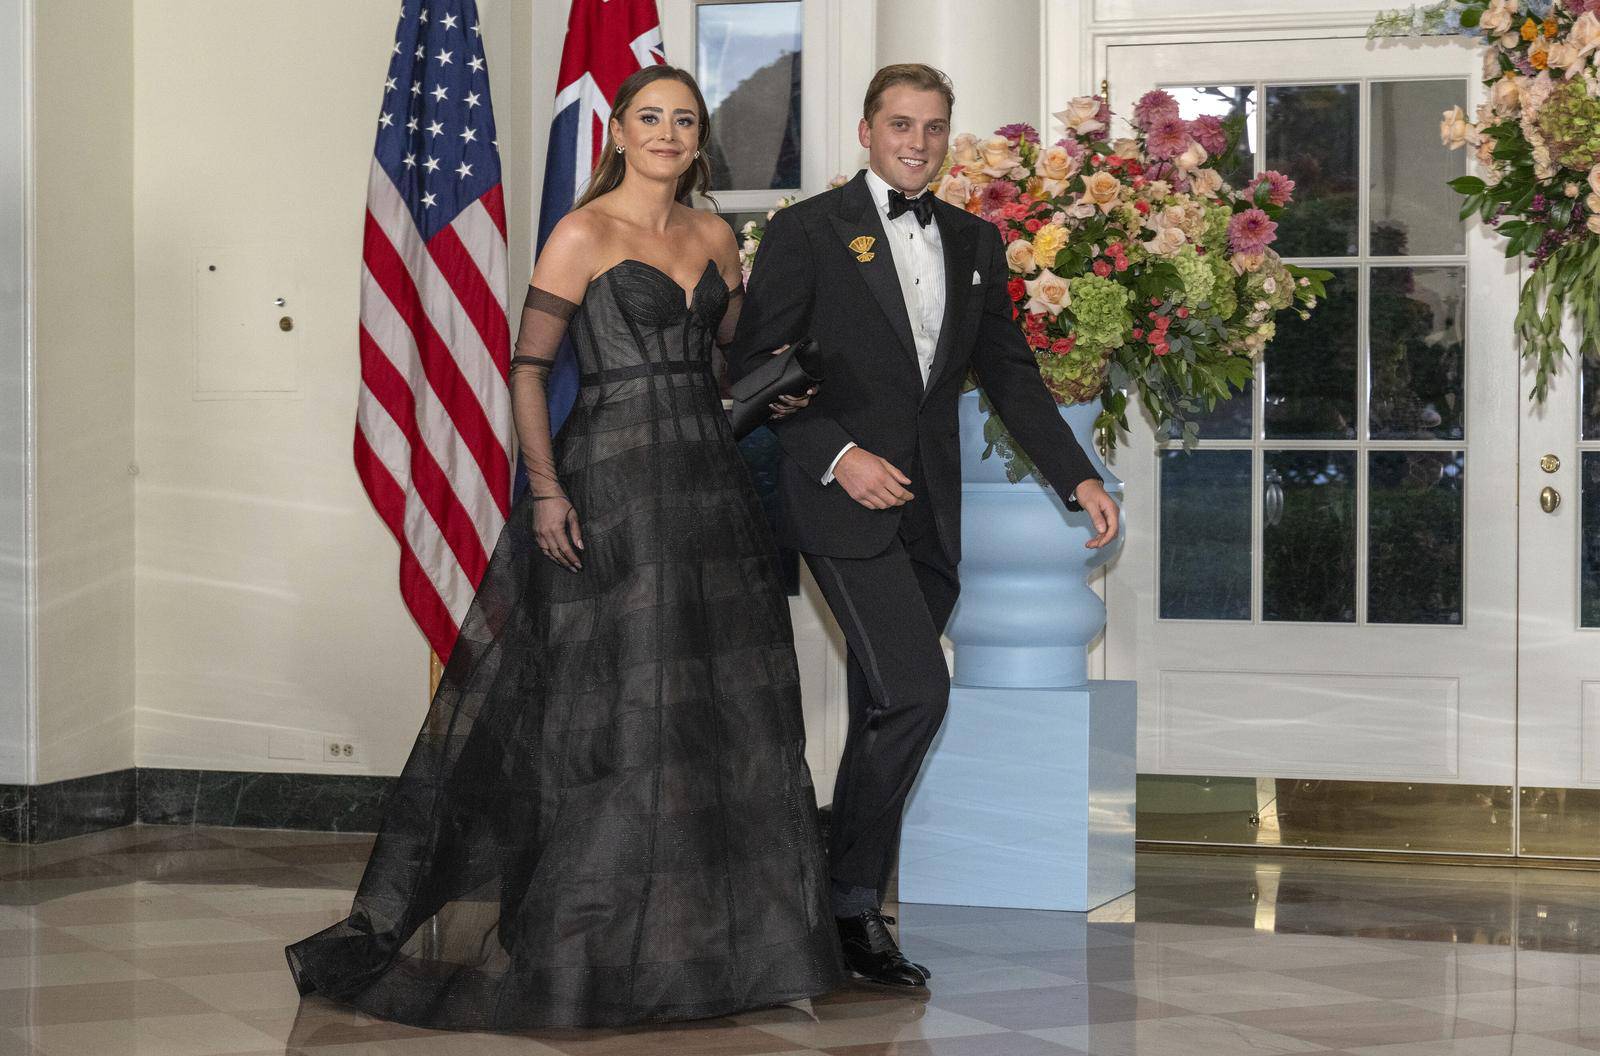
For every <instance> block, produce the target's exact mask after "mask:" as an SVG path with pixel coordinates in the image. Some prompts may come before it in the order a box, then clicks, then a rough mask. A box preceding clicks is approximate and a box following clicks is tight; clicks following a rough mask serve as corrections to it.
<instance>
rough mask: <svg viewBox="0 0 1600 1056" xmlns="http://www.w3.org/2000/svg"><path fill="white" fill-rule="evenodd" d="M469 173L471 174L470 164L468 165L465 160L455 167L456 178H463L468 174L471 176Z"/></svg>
mask: <svg viewBox="0 0 1600 1056" xmlns="http://www.w3.org/2000/svg"><path fill="white" fill-rule="evenodd" d="M471 175H472V166H471V165H468V164H467V163H466V162H464V161H463V162H462V163H461V164H460V165H459V166H457V167H456V177H457V178H458V179H463V180H464V179H466V178H467V177H468V176H471Z"/></svg>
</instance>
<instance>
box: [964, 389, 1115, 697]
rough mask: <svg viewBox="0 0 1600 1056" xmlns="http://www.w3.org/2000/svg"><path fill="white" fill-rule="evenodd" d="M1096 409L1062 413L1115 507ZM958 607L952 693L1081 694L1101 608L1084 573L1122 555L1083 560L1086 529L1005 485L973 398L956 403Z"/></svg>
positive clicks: (1084, 520) (1051, 498)
mask: <svg viewBox="0 0 1600 1056" xmlns="http://www.w3.org/2000/svg"><path fill="white" fill-rule="evenodd" d="M1099 412H1100V404H1099V402H1098V401H1095V402H1091V403H1080V404H1072V405H1068V406H1064V407H1062V408H1061V417H1062V418H1064V419H1065V420H1066V422H1067V424H1068V425H1069V426H1071V427H1072V432H1073V435H1075V436H1076V437H1077V438H1078V443H1079V444H1080V445H1082V447H1083V449H1084V451H1085V452H1087V453H1088V455H1089V459H1090V461H1091V462H1093V464H1094V468H1095V471H1096V472H1097V473H1099V474H1100V475H1101V476H1102V477H1104V478H1105V485H1106V490H1107V491H1109V492H1111V493H1112V494H1113V495H1115V496H1118V497H1119V501H1120V495H1121V492H1122V482H1121V481H1120V480H1118V479H1116V478H1115V477H1113V476H1112V475H1111V473H1110V471H1109V470H1107V469H1106V467H1105V464H1104V463H1103V462H1102V461H1101V460H1100V457H1099V455H1098V454H1097V453H1096V452H1095V449H1094V442H1093V441H1094V428H1093V427H1094V420H1095V417H1096V415H1098V414H1099ZM960 414H961V478H962V484H961V490H962V496H961V551H962V557H961V600H960V602H959V603H958V604H957V605H956V609H955V613H954V614H953V615H952V616H951V618H950V624H949V627H948V628H947V629H946V634H947V635H948V636H949V638H950V640H951V642H953V643H954V644H955V675H954V680H955V682H956V684H957V685H963V686H993V687H1003V688H1016V689H1053V688H1064V687H1069V686H1081V685H1083V684H1084V683H1085V682H1086V681H1087V680H1088V669H1087V656H1086V650H1087V649H1088V646H1089V643H1090V642H1091V641H1093V640H1094V638H1095V636H1096V635H1098V634H1099V633H1100V631H1101V630H1102V629H1103V628H1104V627H1105V624H1106V607H1105V603H1104V602H1103V601H1101V600H1100V597H1099V596H1098V595H1097V594H1095V592H1094V591H1093V590H1091V589H1090V588H1089V585H1088V577H1089V573H1090V572H1092V571H1093V570H1094V569H1096V568H1098V567H1100V566H1101V565H1103V564H1105V563H1106V562H1107V561H1110V560H1111V558H1112V557H1113V556H1114V555H1115V554H1116V552H1117V551H1118V550H1120V549H1121V547H1122V538H1121V537H1120V536H1119V537H1118V538H1117V540H1116V541H1115V542H1113V543H1112V544H1111V545H1109V546H1106V547H1103V548H1101V549H1099V550H1086V549H1084V545H1083V544H1084V543H1085V542H1087V541H1088V540H1090V539H1092V538H1094V534H1095V533H1094V527H1093V525H1092V524H1091V523H1090V520H1089V515H1088V514H1087V513H1084V512H1081V511H1079V512H1076V513H1074V512H1069V511H1068V510H1067V507H1066V504H1065V503H1064V502H1063V501H1062V496H1059V495H1057V494H1056V493H1055V491H1053V490H1052V489H1050V488H1047V487H1045V486H1043V485H1042V484H1039V483H1036V482H1035V481H1033V480H1026V481H1023V482H1022V483H1020V484H1012V483H1011V482H1010V481H1008V480H1007V479H1006V469H1005V462H1004V461H1003V460H1002V459H1001V458H1000V456H999V455H998V454H996V455H994V456H991V457H990V458H988V459H985V458H984V457H983V450H984V446H985V444H984V439H983V423H984V419H985V417H986V416H985V414H984V413H983V411H981V410H980V409H979V406H978V393H977V391H976V390H974V391H972V392H968V393H966V394H964V395H963V396H962V397H961V412H960Z"/></svg>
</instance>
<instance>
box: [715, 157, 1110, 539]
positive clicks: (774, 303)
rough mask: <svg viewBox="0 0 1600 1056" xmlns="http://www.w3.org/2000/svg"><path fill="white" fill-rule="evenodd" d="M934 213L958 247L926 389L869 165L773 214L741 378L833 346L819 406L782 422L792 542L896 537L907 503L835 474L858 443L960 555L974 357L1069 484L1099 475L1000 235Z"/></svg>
mask: <svg viewBox="0 0 1600 1056" xmlns="http://www.w3.org/2000/svg"><path fill="white" fill-rule="evenodd" d="M933 215H934V221H935V222H936V223H937V224H938V225H939V235H940V239H941V241H942V242H943V245H944V271H945V309H944V322H943V324H942V325H941V327H940V329H939V341H938V347H937V350H936V351H935V354H934V361H933V368H932V371H931V372H930V374H929V377H928V385H927V387H926V389H924V387H923V384H922V372H921V371H920V369H919V368H918V366H917V352H916V344H915V342H914V341H913V340H912V336H911V323H910V317H909V315H908V314H907V311H906V306H905V301H904V298H903V297H902V295H901V292H900V282H899V279H898V277H897V276H896V274H895V268H894V256H893V253H892V252H891V250H890V248H889V244H888V242H887V241H886V240H885V237H884V229H883V224H882V223H881V221H880V219H879V215H878V211H877V209H876V208H874V206H873V202H872V192H871V190H870V189H869V188H868V186H867V182H866V173H865V170H863V171H862V172H859V173H857V174H856V177H855V179H853V180H851V181H850V182H849V183H847V184H845V185H844V186H843V187H839V188H835V189H833V190H830V191H826V192H824V193H822V194H819V195H816V196H815V197H812V198H807V199H805V200H803V201H800V202H797V203H795V204H794V205H791V206H789V207H788V208H786V209H780V210H779V211H778V212H777V213H776V214H775V215H774V216H773V218H772V220H771V221H770V222H769V223H768V225H767V229H766V233H765V235H764V236H763V237H762V240H761V248H760V249H759V250H758V251H757V254H756V260H755V268H754V270H753V271H752V273H751V275H750V284H749V287H748V289H747V290H746V293H745V298H744V304H743V306H742V310H741V314H740V316H739V323H738V327H737V330H736V333H735V335H734V340H733V344H732V345H731V346H730V347H729V349H728V370H729V373H730V374H731V375H732V376H733V378H734V379H737V378H738V377H740V376H741V375H743V374H744V373H745V372H746V371H748V370H750V369H752V368H754V367H755V366H756V365H757V364H758V363H760V362H761V361H762V359H763V357H765V356H766V355H768V354H769V353H770V352H771V351H772V349H774V348H777V347H778V346H779V345H782V344H785V343H786V342H790V341H796V340H799V339H800V338H803V337H806V336H810V337H812V338H814V339H815V340H816V341H817V343H818V346H819V347H820V350H821V353H822V357H823V360H822V362H823V366H822V370H823V379H822V385H821V389H820V391H819V392H818V394H817V395H816V396H815V397H814V398H813V399H812V401H811V404H810V406H808V407H806V408H805V409H804V410H801V411H799V412H797V413H796V414H794V415H792V416H791V417H789V418H788V419H786V420H784V421H781V422H774V423H772V428H773V431H774V432H775V433H777V436H778V441H779V445H780V446H781V448H782V451H783V455H784V457H783V458H782V459H781V460H780V463H779V468H778V492H779V502H780V505H781V511H782V512H781V517H780V529H779V541H780V542H782V543H783V544H784V545H785V546H789V547H792V548H794V549H796V550H800V551H803V552H806V553H814V554H824V555H827V556H830V557H847V558H860V557H871V556H873V555H875V554H878V553H880V552H882V551H883V550H884V549H885V548H886V547H888V545H889V543H890V541H891V540H892V539H893V538H894V535H895V532H896V531H897V529H898V528H899V524H900V517H901V513H902V510H903V509H904V508H903V507H895V508H892V509H887V510H870V509H868V508H866V507H865V506H862V505H861V504H860V503H858V502H856V501H855V500H854V499H852V498H851V497H850V495H849V494H848V493H847V492H846V491H845V490H844V487H843V486H842V485H840V484H839V483H837V482H835V483H832V484H827V485H824V484H823V483H822V478H823V476H824V475H825V474H826V473H827V471H828V466H829V464H830V463H832V462H833V460H834V457H835V456H836V455H838V453H839V450H840V449H841V448H843V447H844V446H845V445H846V444H847V443H850V442H851V441H854V442H855V443H856V445H857V446H859V447H861V448H864V449H865V450H867V451H869V452H871V453H872V454H875V455H880V456H882V457H883V458H886V459H888V460H889V462H890V463H892V464H893V465H894V466H895V467H896V468H898V469H899V470H900V471H901V472H903V473H905V474H906V475H907V476H908V477H910V478H911V488H910V490H911V492H912V493H913V494H914V495H915V496H916V498H915V499H914V500H913V501H914V502H917V503H927V504H928V505H929V507H930V508H931V510H932V512H933V517H934V523H935V524H936V525H937V526H938V531H939V538H940V542H941V545H942V547H943V549H944V552H945V554H946V556H948V557H949V559H950V561H951V563H952V564H954V563H956V562H958V561H959V560H960V559H961V463H960V444H959V439H958V434H957V419H956V407H957V403H956V398H957V397H958V396H959V395H960V394H961V386H962V380H963V379H964V378H965V377H966V375H967V368H968V367H969V366H971V367H974V368H976V370H977V375H978V381H979V384H981V385H982V387H983V389H984V391H985V392H986V393H987V394H988V397H989V400H990V402H991V403H992V404H993V405H994V407H995V409H996V410H998V411H999V413H1000V417H1001V419H1002V420H1003V421H1004V422H1005V423H1006V426H1007V428H1009V429H1010V430H1011V434H1012V435H1013V436H1014V437H1016V439H1017V441H1018V442H1019V443H1020V444H1021V445H1022V447H1023V449H1024V450H1025V451H1027V453H1028V455H1029V456H1030V457H1031V458H1032V459H1033V461H1034V464H1035V465H1037V466H1038V467H1039V470H1040V472H1041V473H1043V475H1044V477H1045V479H1046V480H1047V481H1049V482H1050V484H1051V486H1053V487H1054V488H1055V489H1056V491H1057V492H1058V493H1060V494H1061V495H1063V496H1067V495H1071V494H1072V492H1073V490H1074V489H1076V488H1077V486H1078V485H1079V484H1081V483H1083V482H1084V481H1086V480H1091V479H1093V480H1098V479H1100V478H1099V475H1098V474H1096V473H1095V471H1094V469H1093V468H1092V466H1091V465H1090V463H1089V459H1088V458H1087V457H1086V456H1085V455H1084V453H1083V450H1082V448H1080V447H1079V446H1078V443H1077V440H1076V439H1075V438H1074V437H1073V435H1072V430H1071V429H1069V428H1068V427H1067V425H1066V423H1065V422H1064V421H1062V419H1061V415H1060V412H1059V411H1058V409H1057V407H1056V403H1055V400H1054V399H1053V398H1052V397H1051V396H1050V393H1049V391H1048V390H1047V389H1046V388H1045V386H1044V382H1043V381H1042V380H1041V379H1040V377H1039V368H1038V365H1037V363H1036V362H1035V360H1034V355H1033V350H1032V349H1030V348H1029V347H1028V344H1027V341H1026V340H1025V339H1024V338H1023V336H1022V330H1021V328H1020V327H1019V326H1018V325H1017V323H1016V321H1015V320H1014V319H1013V318H1012V311H1011V297H1010V295H1009V294H1008V292H1007V290H1006V282H1007V280H1008V279H1009V277H1010V276H1009V273H1008V271H1007V269H1006V260H1005V248H1004V245H1003V244H1002V242H1001V239H1000V233H999V231H997V230H996V229H995V227H994V225H992V224H990V223H988V222H987V221H985V220H983V219H981V218H979V217H976V216H973V215H972V214H970V213H968V212H966V211H965V210H962V209H958V208H956V207H955V206H953V205H950V204H948V203H946V202H943V201H935V202H934V213H933ZM863 236H865V237H866V238H870V239H872V240H873V241H872V245H871V246H870V248H866V249H862V248H860V247H861V246H862V245H863V242H861V241H858V240H861V239H862V238H863ZM851 243H855V244H856V246H857V248H855V249H852V248H851ZM862 258H868V259H862ZM974 274H976V276H977V281H974ZM1071 505H1073V508H1077V506H1076V504H1075V503H1073V504H1071Z"/></svg>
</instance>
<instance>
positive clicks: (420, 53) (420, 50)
mask: <svg viewBox="0 0 1600 1056" xmlns="http://www.w3.org/2000/svg"><path fill="white" fill-rule="evenodd" d="M427 54H428V49H427V48H425V47H423V46H422V45H421V44H418V45H417V52H416V55H417V58H419V59H421V58H426V57H427Z"/></svg>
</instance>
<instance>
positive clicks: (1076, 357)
mask: <svg viewBox="0 0 1600 1056" xmlns="http://www.w3.org/2000/svg"><path fill="white" fill-rule="evenodd" d="M1037 359H1038V361H1039V376H1040V377H1042V378H1043V379H1044V384H1045V388H1047V389H1049V390H1050V394H1051V395H1052V396H1054V397H1055V398H1056V402H1057V403H1087V402H1088V401H1090V400H1092V399H1094V398H1095V397H1096V396H1098V395H1100V393H1101V391H1102V390H1103V389H1105V387H1106V374H1107V373H1108V371H1109V369H1110V364H1111V354H1110V350H1109V349H1106V348H1095V347H1093V346H1090V345H1086V344H1085V343H1084V342H1083V341H1081V340H1080V341H1079V342H1078V343H1077V344H1076V345H1074V346H1073V349H1072V351H1071V352H1068V353H1067V354H1066V355H1064V356H1058V355H1055V354H1053V353H1050V352H1040V353H1038V355H1037Z"/></svg>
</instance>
